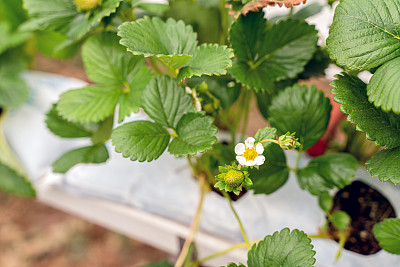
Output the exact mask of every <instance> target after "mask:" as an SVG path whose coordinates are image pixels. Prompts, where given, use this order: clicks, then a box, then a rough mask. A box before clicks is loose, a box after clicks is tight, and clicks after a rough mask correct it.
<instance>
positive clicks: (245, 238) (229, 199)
mask: <svg viewBox="0 0 400 267" xmlns="http://www.w3.org/2000/svg"><path fill="white" fill-rule="evenodd" d="M222 193H223V195H224V197H226V198H227V199H228V202H229V206H230V207H231V210H232V212H233V214H234V215H235V217H236V220H237V221H238V223H239V227H240V231H241V232H242V236H243V239H244V242H245V243H246V246H247V248H248V249H249V250H250V249H251V245H250V242H249V239H248V238H247V235H246V232H245V231H244V227H243V224H242V221H241V220H240V218H239V215H238V214H237V213H236V210H235V208H234V207H233V204H232V199H231V197H230V196H229V195H228V193H226V192H225V191H222Z"/></svg>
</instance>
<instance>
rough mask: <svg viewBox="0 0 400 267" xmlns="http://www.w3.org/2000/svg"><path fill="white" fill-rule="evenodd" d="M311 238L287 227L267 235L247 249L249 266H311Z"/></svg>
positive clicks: (312, 258)
mask: <svg viewBox="0 0 400 267" xmlns="http://www.w3.org/2000/svg"><path fill="white" fill-rule="evenodd" d="M310 243H311V239H309V238H308V237H307V235H306V234H305V233H304V232H303V231H299V230H297V229H295V230H293V231H292V232H290V230H289V229H288V228H284V229H282V230H281V231H280V232H275V233H274V234H273V235H272V236H271V235H268V236H266V237H265V239H264V240H262V241H260V242H259V243H258V244H257V245H254V246H253V247H252V249H251V250H250V251H249V254H248V260H247V265H248V266H249V267H260V266H268V267H280V266H290V267H311V266H313V264H314V263H315V258H314V255H315V251H314V250H313V245H311V244H310Z"/></svg>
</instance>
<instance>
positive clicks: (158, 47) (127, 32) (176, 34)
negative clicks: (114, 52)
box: [118, 17, 197, 70]
mask: <svg viewBox="0 0 400 267" xmlns="http://www.w3.org/2000/svg"><path fill="white" fill-rule="evenodd" d="M118 29H119V32H118V35H119V36H120V37H121V38H122V39H121V41H120V43H121V44H122V45H124V46H126V47H127V49H128V51H130V52H132V53H133V54H134V55H144V56H145V57H157V58H159V59H160V60H161V61H163V62H164V63H165V64H166V65H167V66H169V67H170V68H171V69H172V70H177V69H179V68H180V67H182V66H183V65H184V64H185V63H186V62H188V60H189V59H190V58H191V57H192V56H193V54H194V52H195V49H196V46H197V40H196V38H197V35H196V33H194V32H193V29H192V27H191V26H186V25H185V24H184V23H183V22H182V21H178V22H177V21H175V20H174V19H171V18H169V19H168V20H167V21H166V22H163V21H162V20H161V19H160V18H158V17H154V18H150V17H145V18H143V19H138V20H136V21H132V22H126V23H124V24H122V25H121V26H119V28H118Z"/></svg>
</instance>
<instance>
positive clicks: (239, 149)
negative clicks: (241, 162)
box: [235, 143, 246, 156]
mask: <svg viewBox="0 0 400 267" xmlns="http://www.w3.org/2000/svg"><path fill="white" fill-rule="evenodd" d="M245 151H246V146H245V145H244V144H243V143H238V144H237V145H236V146H235V153H236V155H239V156H240V155H243V153H244V152H245Z"/></svg>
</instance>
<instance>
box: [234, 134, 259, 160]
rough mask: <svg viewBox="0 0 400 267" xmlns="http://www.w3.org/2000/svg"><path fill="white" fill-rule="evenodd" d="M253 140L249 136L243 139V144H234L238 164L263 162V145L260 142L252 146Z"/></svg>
mask: <svg viewBox="0 0 400 267" xmlns="http://www.w3.org/2000/svg"><path fill="white" fill-rule="evenodd" d="M255 141H256V140H255V139H254V138H253V137H249V138H247V139H246V141H244V144H243V143H238V144H237V145H236V146H235V153H236V155H237V156H236V160H237V161H238V162H239V164H241V165H244V166H254V165H262V164H264V161H265V157H264V156H263V155H262V153H263V152H264V146H263V145H262V144H261V143H258V144H257V145H256V146H254V142H255Z"/></svg>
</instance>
